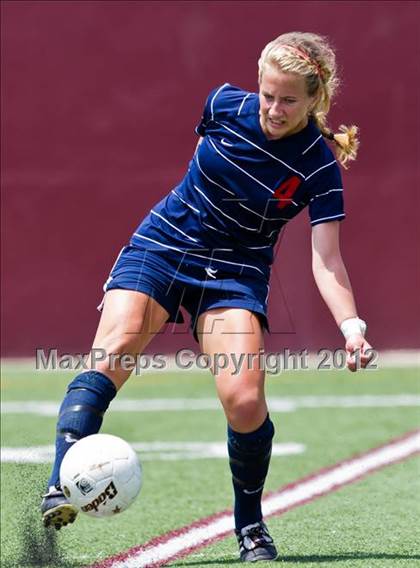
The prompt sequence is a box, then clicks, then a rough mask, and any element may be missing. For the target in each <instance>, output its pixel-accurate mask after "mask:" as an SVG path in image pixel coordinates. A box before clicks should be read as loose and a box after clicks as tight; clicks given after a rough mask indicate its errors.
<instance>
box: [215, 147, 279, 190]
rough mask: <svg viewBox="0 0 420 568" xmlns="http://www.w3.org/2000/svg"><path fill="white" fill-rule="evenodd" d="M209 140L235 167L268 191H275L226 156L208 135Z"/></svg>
mask: <svg viewBox="0 0 420 568" xmlns="http://www.w3.org/2000/svg"><path fill="white" fill-rule="evenodd" d="M208 139H209V142H210V144H211V145H212V146H213V148H214V149H215V150H216V152H217V153H218V154H219V155H220V156H222V158H223V159H224V160H226V161H227V162H229V163H230V164H232V166H235V168H238V170H240V171H241V172H242V173H244V174H245V175H247V176H248V177H250V178H251V179H253V180H254V181H256V182H257V183H258V184H260V185H261V186H262V187H263V188H264V189H266V190H267V191H269V192H270V193H274V191H273V190H272V189H270V188H269V187H268V186H266V185H265V184H264V183H263V182H262V181H260V180H258V179H257V178H255V177H254V176H252V175H251V174H250V173H248V172H247V171H246V170H244V169H242V168H241V167H240V166H238V165H237V164H235V162H232V160H229V158H228V157H227V156H225V155H224V154H223V153H222V152H221V151H220V150H218V149H217V148H216V146H215V145H214V142H213V139H212V138H211V137H210V136H208Z"/></svg>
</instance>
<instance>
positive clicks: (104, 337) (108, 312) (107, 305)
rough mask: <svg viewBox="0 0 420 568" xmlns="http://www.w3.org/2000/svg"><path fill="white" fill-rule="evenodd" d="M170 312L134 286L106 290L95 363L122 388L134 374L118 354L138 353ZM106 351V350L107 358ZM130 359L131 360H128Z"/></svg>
mask: <svg viewBox="0 0 420 568" xmlns="http://www.w3.org/2000/svg"><path fill="white" fill-rule="evenodd" d="M168 316H169V314H168V312H167V311H166V310H165V309H164V308H163V307H162V306H161V305H160V304H158V302H156V301H155V300H154V299H153V298H151V297H150V296H148V295H147V294H144V293H143V292H135V291H132V290H120V289H117V290H109V291H108V292H107V293H106V294H105V298H104V304H103V309H102V314H101V319H100V322H99V325H98V329H97V332H96V336H95V339H94V342H93V346H92V350H93V349H95V350H96V351H95V354H96V362H94V358H93V357H92V359H91V367H92V369H95V370H96V371H100V372H102V373H104V374H105V375H106V376H107V377H109V378H110V379H111V380H112V381H113V382H114V384H115V386H116V387H117V389H119V388H121V386H122V385H123V384H124V382H125V381H126V380H127V379H128V377H129V376H130V374H131V371H130V370H129V369H126V368H124V366H127V365H121V364H120V359H119V357H118V356H121V355H123V354H127V355H131V356H133V357H136V356H137V355H139V354H141V353H142V352H143V350H144V349H145V347H146V345H147V344H148V343H149V342H150V341H151V340H152V339H153V337H154V336H155V335H156V333H158V332H159V330H160V329H161V328H162V326H163V324H164V323H165V322H166V320H167V319H168ZM102 354H106V355H105V357H104V359H103V360H101V361H99V360H98V359H100V358H102ZM126 362H127V360H126Z"/></svg>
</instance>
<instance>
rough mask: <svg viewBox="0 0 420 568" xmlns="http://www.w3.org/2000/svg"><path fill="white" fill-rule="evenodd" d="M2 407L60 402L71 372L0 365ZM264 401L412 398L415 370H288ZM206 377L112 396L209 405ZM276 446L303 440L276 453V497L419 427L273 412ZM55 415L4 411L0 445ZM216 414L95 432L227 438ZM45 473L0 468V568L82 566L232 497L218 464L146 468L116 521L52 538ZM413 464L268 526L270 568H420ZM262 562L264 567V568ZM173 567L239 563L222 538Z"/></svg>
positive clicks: (115, 423)
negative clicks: (272, 551) (275, 551)
mask: <svg viewBox="0 0 420 568" xmlns="http://www.w3.org/2000/svg"><path fill="white" fill-rule="evenodd" d="M2 375H3V376H2V400H3V403H7V402H11V401H22V402H27V401H51V402H54V401H55V402H57V403H58V402H59V401H60V400H61V398H62V394H63V392H64V389H65V386H66V385H67V383H68V382H69V381H70V380H71V378H72V376H73V375H72V374H71V373H65V372H61V373H51V372H50V373H45V372H44V373H41V372H39V371H38V372H36V371H31V370H30V369H29V368H28V366H19V365H10V364H5V365H4V366H3V373H2ZM267 392H268V397H269V398H270V396H271V397H273V398H274V397H301V396H305V395H312V396H327V395H337V396H348V395H354V396H359V395H368V394H369V395H394V394H396V395H397V394H403V393H404V394H419V369H384V370H380V371H370V372H364V373H357V374H351V373H349V372H347V371H329V372H319V371H318V372H315V371H299V372H297V371H294V372H287V373H283V374H281V375H278V376H271V377H268V379H267ZM214 396H215V394H214V386H213V380H212V378H211V376H210V374H207V373H193V372H186V373H184V374H181V373H169V372H168V373H158V374H153V375H152V374H150V375H144V376H137V377H133V378H132V379H131V383H130V384H128V385H127V386H126V387H125V388H124V389H123V391H122V392H121V393H120V395H119V399H151V398H160V399H161V398H192V399H202V398H205V399H207V398H211V397H214ZM271 417H272V420H273V422H274V424H275V426H276V437H275V442H276V443H282V442H284V443H286V442H295V443H299V444H304V445H305V447H306V450H305V452H304V453H302V454H297V455H289V456H278V457H273V459H272V463H271V469H270V474H269V477H268V479H267V483H266V489H267V490H275V489H278V488H280V487H281V486H283V485H285V484H286V483H289V482H292V481H294V480H297V479H299V478H301V477H302V476H305V475H308V474H310V473H312V472H314V471H316V470H318V469H320V468H322V467H325V466H328V465H332V464H334V463H336V462H338V461H340V460H343V459H345V458H347V457H350V456H352V455H354V454H356V453H358V452H362V451H365V450H368V449H369V448H373V447H375V446H378V445H380V444H383V443H385V442H387V441H388V440H389V439H391V438H395V437H397V436H400V435H402V434H404V433H405V432H407V431H409V430H413V429H414V428H417V427H418V425H419V408H418V407H415V406H406V407H401V406H396V407H392V406H391V407H356V408H354V407H353V408H339V407H323V408H322V407H321V408H297V409H296V410H294V411H290V412H272V414H271ZM54 429H55V418H54V417H53V416H41V415H37V414H34V413H31V412H27V413H20V414H17V413H10V412H5V413H3V415H2V446H5V447H8V448H10V447H18V446H19V447H22V446H25V447H29V446H35V445H47V444H51V443H52V442H53V438H54ZM225 429H226V424H225V420H224V416H223V414H222V411H221V410H220V409H219V410H183V411H181V410H173V411H147V412H145V411H143V412H140V411H138V412H122V411H115V412H111V413H108V415H107V416H106V418H105V421H104V425H103V428H102V431H103V432H109V433H114V434H117V435H119V436H121V437H123V438H125V439H126V440H127V441H129V442H131V443H135V442H153V441H164V442H187V441H189V442H203V443H205V442H210V441H212V442H224V440H225ZM49 469H50V465H48V464H23V463H2V481H1V483H2V496H1V521H2V533H1V543H2V563H1V566H4V567H6V568H11V567H18V568H24V567H26V566H50V567H52V566H54V567H59V566H63V567H67V568H70V567H76V566H87V565H89V564H91V563H93V562H95V561H98V560H100V559H103V558H106V557H107V556H109V555H112V554H116V553H118V552H120V551H124V550H126V549H127V548H129V547H132V546H135V545H138V544H141V543H144V542H147V541H148V540H150V539H151V538H153V537H156V536H158V535H161V534H162V533H165V532H167V531H171V530H174V529H176V528H179V527H182V526H184V525H186V524H189V523H191V522H193V521H195V520H197V519H199V518H201V517H205V516H208V515H211V514H213V513H216V512H218V511H221V510H224V509H226V508H230V507H231V504H232V492H231V482H230V474H229V469H228V464H227V461H225V459H223V458H207V459H188V460H187V459H181V460H176V459H172V460H169V461H168V460H166V461H165V460H161V459H153V458H152V459H151V458H149V459H148V460H147V461H144V462H143V469H144V486H143V489H142V492H141V494H140V496H139V498H138V500H137V501H136V502H135V503H134V505H133V506H132V507H131V508H130V509H129V510H128V511H126V512H125V513H123V514H122V515H119V516H117V517H113V518H112V519H106V520H95V519H91V518H89V517H87V516H83V515H79V517H78V519H77V522H76V523H75V524H74V525H72V526H71V527H66V528H64V529H63V530H62V531H60V533H58V534H57V537H56V535H55V534H54V533H53V532H52V531H44V529H43V528H42V527H41V525H40V516H39V512H38V507H39V501H40V496H41V494H42V492H43V490H44V484H45V481H46V479H47V477H48V473H49ZM419 473H420V468H419V459H418V458H411V459H408V460H407V461H404V462H402V463H399V464H396V465H392V466H390V467H387V468H385V469H383V470H381V471H379V472H377V473H374V474H372V475H370V476H368V477H367V478H365V479H363V480H361V481H359V482H358V483H355V484H352V485H349V486H347V487H345V488H343V489H341V490H339V491H338V492H336V493H331V494H329V495H327V496H325V497H322V498H320V499H318V500H316V501H314V502H312V503H308V504H306V505H304V506H302V507H298V508H296V509H294V510H292V511H290V512H288V513H286V514H285V515H282V516H280V517H272V518H271V519H270V520H269V527H270V529H271V532H272V533H273V536H274V537H275V539H276V542H277V545H278V548H279V551H280V553H281V555H280V559H279V561H278V562H277V563H278V564H284V565H285V566H290V567H292V566H298V567H302V568H303V567H305V568H306V567H312V566H322V567H325V568H327V567H336V568H341V567H346V568H347V567H350V566H352V567H353V566H354V567H360V568H362V567H363V568H376V567H378V568H382V567H390V568H394V567H400V566H401V567H407V568H409V567H414V566H419V565H420V550H419V548H418V543H419V541H420V533H419V529H418V527H419V526H420V523H419V522H418V519H419V518H420V502H419V501H420V498H419V495H420V480H419ZM266 564H267V563H266ZM170 565H171V566H203V567H204V566H211V567H212V568H216V567H226V566H230V565H239V563H238V562H237V547H236V543H235V542H234V540H233V538H227V539H225V540H222V541H220V542H217V543H215V544H213V545H211V546H209V547H206V548H203V549H201V550H199V551H198V552H196V553H194V554H192V555H190V556H187V557H186V558H184V559H181V560H176V561H173V562H172V563H171V564H170Z"/></svg>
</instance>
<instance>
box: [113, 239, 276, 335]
mask: <svg viewBox="0 0 420 568" xmlns="http://www.w3.org/2000/svg"><path fill="white" fill-rule="evenodd" d="M190 258H191V257H188V255H182V254H176V253H175V254H173V253H172V251H168V250H162V251H160V250H150V249H145V248H140V247H137V246H132V245H129V246H126V247H124V248H123V249H122V251H121V252H120V254H119V256H118V257H117V260H116V261H115V264H114V266H113V268H112V270H111V273H110V276H109V278H108V280H107V281H106V283H105V285H104V291H105V292H107V291H108V290H115V289H124V290H135V291H137V292H143V293H145V294H147V295H149V296H151V297H152V298H153V299H154V300H156V301H157V302H158V303H159V304H160V305H161V306H162V307H163V308H165V310H166V311H167V312H168V313H169V317H168V322H176V323H182V322H183V321H184V318H183V316H182V313H181V311H180V307H181V306H182V307H183V308H185V309H186V310H187V312H188V313H189V314H190V316H191V328H192V330H193V333H194V337H195V338H196V339H197V337H196V333H195V326H196V324H197V320H198V317H199V316H200V314H202V313H203V312H206V311H208V310H211V309H213V308H222V307H224V308H226V307H231V308H244V309H247V310H249V311H251V312H254V313H256V314H257V315H258V316H259V317H260V321H261V323H262V325H263V328H265V329H267V330H268V322H267V296H268V283H267V282H266V280H265V279H263V278H262V279H257V278H251V277H248V276H244V275H241V276H238V275H233V274H232V273H229V272H224V270H223V268H220V266H219V267H218V268H215V267H212V266H208V262H206V261H200V260H197V258H194V259H191V260H190Z"/></svg>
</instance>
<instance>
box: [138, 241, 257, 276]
mask: <svg viewBox="0 0 420 568" xmlns="http://www.w3.org/2000/svg"><path fill="white" fill-rule="evenodd" d="M134 235H135V236H136V237H139V238H140V239H145V240H146V241H151V242H152V243H156V244H157V245H159V246H161V247H163V248H165V249H170V250H175V251H177V252H180V253H181V254H184V255H186V254H189V255H190V256H196V257H198V258H205V259H206V260H211V261H213V262H222V263H224V264H233V265H235V266H241V267H242V268H252V269H253V270H257V272H260V273H261V274H263V275H264V272H263V271H262V270H260V269H259V268H258V267H257V266H253V265H252V264H242V263H239V262H232V261H230V260H222V259H221V258H214V257H213V256H204V255H202V254H196V253H193V252H189V251H188V250H181V249H179V248H177V247H171V246H170V245H165V244H162V243H160V242H159V241H155V240H154V239H150V238H149V237H145V236H143V235H140V234H139V233H134ZM213 250H214V251H215V252H217V251H218V250H229V249H213Z"/></svg>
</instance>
